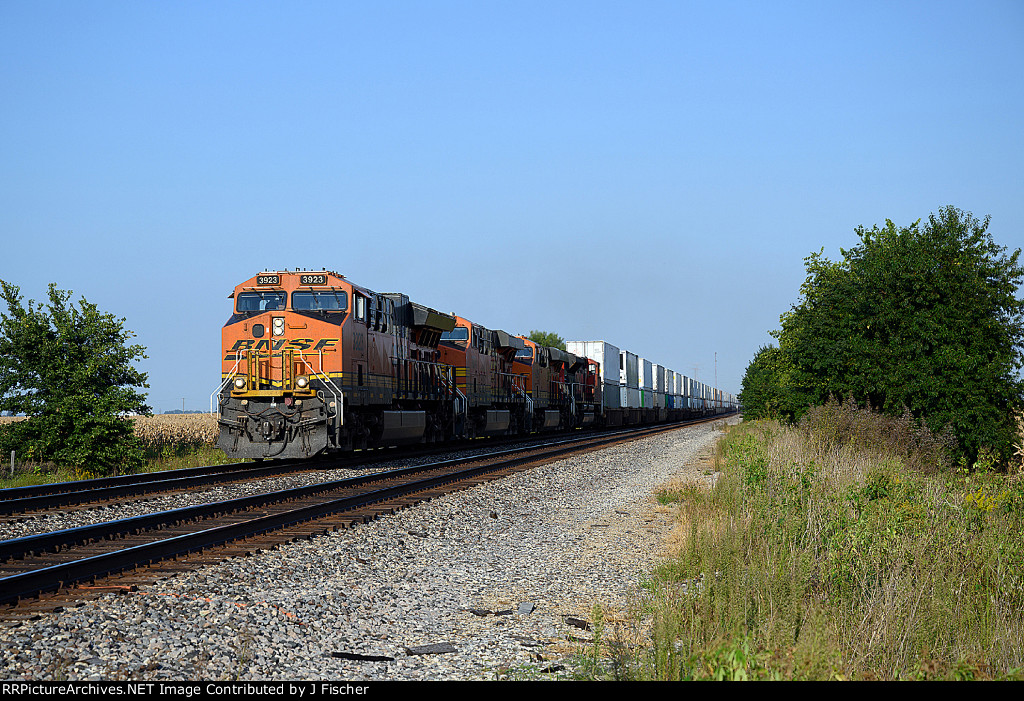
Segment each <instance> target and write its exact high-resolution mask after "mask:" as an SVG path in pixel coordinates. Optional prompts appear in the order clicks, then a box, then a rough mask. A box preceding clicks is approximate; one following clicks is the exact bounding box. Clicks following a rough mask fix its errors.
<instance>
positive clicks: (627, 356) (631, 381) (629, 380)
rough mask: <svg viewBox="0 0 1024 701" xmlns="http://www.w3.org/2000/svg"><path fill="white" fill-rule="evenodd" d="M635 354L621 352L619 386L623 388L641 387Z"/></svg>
mask: <svg viewBox="0 0 1024 701" xmlns="http://www.w3.org/2000/svg"><path fill="white" fill-rule="evenodd" d="M637 361H638V358H637V357H636V354H635V353H630V352H629V351H625V350H624V351H619V384H620V385H622V386H623V387H639V384H638V377H637Z"/></svg>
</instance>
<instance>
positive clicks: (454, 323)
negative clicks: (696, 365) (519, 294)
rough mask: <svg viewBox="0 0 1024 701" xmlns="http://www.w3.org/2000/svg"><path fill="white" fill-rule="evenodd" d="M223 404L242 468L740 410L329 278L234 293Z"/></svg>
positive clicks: (589, 353) (706, 393)
mask: <svg viewBox="0 0 1024 701" xmlns="http://www.w3.org/2000/svg"><path fill="white" fill-rule="evenodd" d="M230 299H231V300H232V313H231V317H230V318H229V319H228V321H227V323H225V324H224V328H223V331H222V348H221V363H222V364H221V383H220V386H219V387H218V388H217V390H215V391H214V393H213V395H211V404H213V403H214V402H216V413H217V416H218V425H219V431H220V434H219V438H218V441H217V445H218V447H220V448H221V449H222V450H223V451H224V452H225V453H226V454H227V455H228V456H230V457H232V458H238V459H242V458H254V459H257V460H261V459H271V458H303V457H311V456H313V455H317V454H320V453H324V452H329V451H346V450H356V449H366V448H375V447H382V446H393V445H400V444H408V443H439V442H445V441H454V440H462V439H471V438H477V437H483V436H497V435H527V434H531V433H536V432H543V431H566V430H572V429H577V428H582V427H595V428H600V427H604V426H619V425H627V424H640V423H652V422H661V421H673V420H680V419H685V418H692V417H699V416H706V415H711V414H724V413H730V412H733V411H735V410H736V408H737V406H738V403H737V398H736V397H735V396H733V395H731V394H727V393H724V392H721V391H719V390H717V389H714V388H712V387H709V386H707V385H705V384H703V383H700V382H697V381H695V380H693V379H691V378H688V377H685V376H683V375H680V374H679V373H676V372H673V371H671V370H668V369H667V368H665V367H663V366H661V365H657V364H654V363H652V362H650V361H649V360H647V359H644V358H640V357H638V356H637V355H635V354H633V353H630V352H629V351H626V350H620V349H619V348H617V347H616V346H613V345H611V344H609V343H606V342H604V341H569V342H568V343H566V350H560V349H558V348H548V347H545V346H541V345H538V344H537V343H535V342H533V341H531V340H530V339H528V338H525V337H522V336H514V335H512V334H509V333H506V332H505V331H500V330H494V329H489V328H487V327H485V326H482V325H481V324H478V323H476V322H473V321H470V320H469V319H466V318H463V317H461V316H457V315H455V314H444V313H442V312H439V311H437V310H435V309H431V308H429V307H426V306H424V305H422V304H419V303H417V302H414V301H412V300H410V299H409V297H408V296H407V295H404V294H401V293H378V292H374V291H372V290H370V289H367V288H365V287H361V286H359V285H357V284H355V283H353V282H351V281H349V280H348V279H347V278H345V276H343V275H340V274H338V273H336V272H331V271H327V270H317V271H309V270H295V271H288V270H282V271H274V272H272V271H266V272H262V273H259V274H258V275H255V276H254V277H252V278H249V279H248V280H246V281H245V282H243V283H241V284H240V285H238V286H237V287H235V289H234V291H233V292H232V294H231V295H230Z"/></svg>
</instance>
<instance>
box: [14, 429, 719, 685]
mask: <svg viewBox="0 0 1024 701" xmlns="http://www.w3.org/2000/svg"><path fill="white" fill-rule="evenodd" d="M733 421H736V419H730V422H733ZM722 423H723V422H721V421H719V422H715V423H713V424H704V425H701V426H693V427H687V428H682V429H679V430H676V431H671V432H669V433H666V434H662V435H660V436H655V437H651V438H645V439H640V440H637V441H633V442H630V443H626V444H622V445H619V446H615V447H612V448H609V449H606V450H602V451H599V452H593V453H587V454H584V455H581V456H576V457H573V458H570V459H565V460H559V461H556V462H551V463H548V464H546V465H542V466H540V467H537V468H533V469H531V470H528V471H525V472H521V473H518V474H515V475H512V476H511V477H508V478H504V479H501V480H496V481H493V482H488V483H485V484H482V485H480V486H477V487H474V488H471V489H468V490H465V491H462V492H457V493H454V494H450V495H446V496H444V497H441V498H438V499H435V500H434V501H431V502H428V503H425V504H421V505H419V506H416V507H413V508H410V509H406V510H404V511H400V512H398V513H396V514H393V515H390V516H382V517H381V518H379V519H377V520H375V521H373V522H371V523H368V524H364V525H361V526H358V527H355V528H352V529H349V530H342V531H336V532H334V533H331V534H328V535H323V536H317V537H315V538H313V539H311V540H304V541H297V542H293V543H290V544H288V545H286V546H283V547H281V548H278V549H276V550H273V551H267V552H261V553H257V554H255V555H252V556H250V557H243V558H232V559H229V560H227V561H224V562H222V563H220V564H218V565H213V566H206V567H203V568H201V569H198V570H195V571H191V572H184V573H181V574H179V575H177V576H175V577H172V578H168V579H164V580H161V581H159V582H156V583H154V584H152V585H149V586H143V587H140V588H139V590H138V591H135V592H132V593H129V594H105V595H103V596H101V597H99V598H96V599H92V600H88V601H86V602H85V603H84V604H82V605H80V606H78V607H75V608H69V609H65V610H63V611H60V612H54V613H47V614H44V615H43V616H41V617H40V618H39V619H37V620H32V621H26V622H22V623H19V624H15V625H11V626H9V627H5V628H0V670H2V671H0V677H2V678H3V679H5V680H60V679H67V680H133V681H135V680H147V681H152V680H197V679H198V680H313V679H327V680H345V681H367V680H369V681H376V680H405V681H408V680H488V679H502V678H510V677H511V678H533V679H543V678H553V679H554V678H564V677H566V676H570V675H571V674H572V671H573V667H572V665H573V659H574V654H575V653H578V652H581V651H582V650H583V646H585V645H586V643H587V641H588V640H589V639H590V636H591V633H590V632H587V631H586V630H584V629H583V626H585V622H586V621H587V620H588V619H589V618H590V613H591V610H592V608H593V606H594V604H595V603H597V604H600V605H601V607H602V609H603V610H605V611H609V612H612V611H620V610H623V609H624V608H625V606H626V605H627V602H628V601H629V599H630V597H631V596H635V594H636V591H637V586H638V584H639V582H640V580H641V578H642V577H643V576H644V574H645V573H646V572H647V571H649V570H650V569H651V567H652V566H653V565H654V564H656V562H657V560H658V558H659V557H660V556H661V554H662V552H663V550H662V538H663V537H664V535H665V534H666V533H667V531H668V529H669V527H670V526H671V522H670V519H669V518H668V517H667V516H666V515H665V514H664V513H660V512H659V510H658V509H657V508H656V502H655V501H654V499H653V494H654V490H655V488H656V487H657V486H658V485H660V484H663V483H665V482H666V481H668V480H670V479H672V478H681V479H692V480H702V479H703V480H709V479H711V476H709V475H707V474H705V470H703V469H702V468H699V467H698V465H697V461H698V458H699V457H700V456H701V455H702V454H706V452H707V450H708V449H709V448H710V447H711V446H713V445H714V443H715V441H716V440H717V439H718V438H719V437H720V436H721V435H722V434H721V426H722Z"/></svg>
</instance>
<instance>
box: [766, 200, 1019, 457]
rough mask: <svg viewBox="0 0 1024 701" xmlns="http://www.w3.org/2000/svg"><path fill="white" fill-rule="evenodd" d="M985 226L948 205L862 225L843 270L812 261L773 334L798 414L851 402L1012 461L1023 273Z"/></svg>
mask: <svg viewBox="0 0 1024 701" xmlns="http://www.w3.org/2000/svg"><path fill="white" fill-rule="evenodd" d="M988 226H989V218H987V217H986V219H985V220H984V221H979V220H978V219H977V218H975V217H974V216H973V215H971V214H970V213H965V212H962V211H960V210H958V209H956V208H955V207H952V206H950V207H945V208H943V209H941V210H940V211H939V212H938V213H937V214H932V215H930V216H929V218H928V221H927V223H925V224H923V225H922V224H921V222H920V220H919V221H917V222H914V223H913V224H911V225H910V226H906V227H897V226H896V225H895V224H893V223H892V222H891V221H886V225H885V226H884V227H878V226H875V227H873V228H872V229H870V230H868V229H865V228H864V227H858V228H857V230H856V233H857V235H858V237H859V238H860V244H859V245H857V246H855V247H854V248H852V249H850V250H842V251H841V253H842V256H843V258H842V260H841V261H839V262H833V261H830V260H828V259H826V258H825V257H824V256H823V255H822V254H821V253H816V254H813V255H811V256H810V257H808V258H807V259H806V264H807V279H806V280H805V282H804V284H803V286H802V287H801V289H800V292H801V297H802V298H801V300H800V301H799V302H798V303H797V304H796V305H794V306H793V307H792V309H791V310H790V311H789V312H787V313H786V314H784V315H783V316H782V319H781V321H782V329H781V330H780V331H778V332H776V333H775V335H776V337H777V338H778V339H779V348H780V351H781V352H782V353H783V355H784V356H785V363H786V364H787V365H788V368H789V369H788V371H787V372H786V373H784V374H783V375H782V377H781V380H780V383H781V387H780V390H781V391H782V392H783V393H785V394H786V395H787V396H788V397H789V400H790V405H791V406H793V407H794V408H793V409H792V411H791V412H790V413H791V418H797V415H798V414H799V413H801V411H802V410H803V409H805V408H806V407H807V406H810V405H812V404H823V403H824V402H825V401H826V400H827V399H828V397H829V396H830V395H831V396H835V397H839V398H841V397H845V396H848V395H852V396H853V397H854V398H855V399H857V400H858V401H859V402H862V403H863V404H865V405H868V406H871V407H873V408H876V409H881V410H882V411H884V412H886V413H889V414H898V413H900V412H902V411H903V409H904V407H906V408H907V409H909V410H910V411H911V412H912V413H913V414H914V416H916V417H918V418H923V419H924V420H925V421H926V422H927V424H928V427H929V428H930V429H931V430H932V431H934V432H936V433H938V432H940V431H941V430H942V429H943V428H945V427H949V428H950V429H951V430H952V431H953V433H954V435H955V436H956V438H957V440H958V441H959V442H960V446H961V449H962V451H963V454H964V455H965V456H966V457H967V458H969V459H971V460H974V459H976V457H977V455H978V453H979V451H981V450H982V449H983V448H991V449H994V450H996V451H998V452H999V453H1000V454H1001V455H1002V456H1003V457H1004V458H1008V457H1009V455H1010V452H1011V446H1012V442H1013V438H1014V425H1015V423H1014V414H1015V412H1017V411H1020V409H1021V407H1022V406H1024V382H1022V380H1021V378H1020V374H1019V371H1020V370H1021V367H1022V349H1024V301H1022V300H1020V299H1018V298H1017V290H1018V287H1019V285H1020V283H1021V280H1022V279H1024V268H1021V266H1020V264H1019V261H1018V259H1019V256H1020V250H1019V249H1018V250H1016V251H1014V252H1013V253H1011V254H1007V251H1006V249H1005V248H1004V247H1000V246H997V245H996V244H995V242H994V241H993V239H992V236H991V234H989V233H988Z"/></svg>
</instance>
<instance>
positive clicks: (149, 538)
mask: <svg viewBox="0 0 1024 701" xmlns="http://www.w3.org/2000/svg"><path fill="white" fill-rule="evenodd" d="M721 418H722V417H714V418H713V419H705V420H702V421H710V420H718V419H721ZM702 421H693V422H686V423H680V424H670V425H659V426H654V427H646V428H642V429H639V430H637V429H632V430H627V431H617V432H614V433H606V434H601V435H599V436H596V437H595V436H590V437H587V438H572V439H566V438H562V439H560V440H557V441H553V442H549V443H546V444H543V445H539V446H532V447H529V448H527V449H521V448H516V449H510V450H496V451H493V452H491V453H488V454H485V455H475V456H471V457H465V458H458V459H455V460H444V461H439V462H436V463H430V464H427V465H419V466H416V467H410V468H403V469H396V470H389V471H386V472H381V473H376V474H371V475H365V476H361V477H351V478H347V479H341V480H335V481H331V482H325V483H321V484H316V485H310V486H305V487H299V488H294V489H287V490H281V491H278V492H268V493H265V494H259V495H254V496H249V497H242V498H238V499H232V500H228V501H224V502H216V503H211V504H204V505H200V506H195V507H185V508H181V509H174V510H172V511H165V512H159V513H155V514H148V515H145V516H139V517H133V518H128V519H120V520H116V521H109V522H106V523H101V524H95V525H91V526H83V527H80V528H72V529H66V530H63V531H56V532H53V533H46V534H41V535H37V536H28V537H25V538H16V539H11V540H6V541H0V563H2V564H0V604H2V605H3V606H2V607H0V618H3V619H5V620H18V619H23V618H25V617H32V616H33V615H37V613H38V611H39V610H40V609H43V610H53V609H54V608H59V607H61V606H66V605H71V604H72V603H73V602H74V601H75V600H77V599H81V598H83V597H87V596H88V595H90V594H92V593H95V592H96V591H106V590H111V589H113V590H130V589H131V588H133V587H134V586H137V585H138V584H140V583H143V582H152V581H154V580H155V579H158V578H160V577H163V576H167V575H168V574H171V573H173V572H176V571H180V570H182V569H192V568H195V567H198V566H200V565H202V564H205V563H207V562H214V561H221V560H223V559H226V558H228V557H232V556H236V555H241V554H246V553H249V552H252V551H254V550H261V549H266V548H271V547H276V546H277V545H280V544H282V543H286V542H290V541H292V540H295V539H298V538H309V537H311V536H313V535H316V534H321V533H326V532H329V531H331V530H336V529H338V528H347V527H351V526H352V525H354V524H357V523H365V522H367V521H369V520H372V519H374V518H377V517H378V516H380V515H381V514H386V513H393V512H395V511H396V510H398V509H401V508H406V507H408V506H411V505H413V504H416V503H420V502H422V501H425V500H429V499H432V498H435V497H437V496H440V495H442V494H445V493H448V492H451V491H455V490H458V489H464V488H467V487H468V486H473V485H475V484H479V483H480V482H482V481H488V480H492V479H497V478H499V477H501V476H503V475H506V474H509V473H511V472H514V471H518V470H522V469H528V468H530V467H533V466H535V465H538V464H543V463H545V462H550V461H552V460H556V459H561V458H565V457H567V456H569V455H571V454H573V453H581V452H589V451H592V450H598V449H602V448H605V447H609V446H610V445H613V444H615V443H619V442H624V441H629V440H635V439H637V438H642V437H645V436H649V435H653V434H656V433H660V432H664V431H669V430H676V429H678V428H682V427H685V426H687V425H692V424H695V423H701V422H702Z"/></svg>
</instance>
